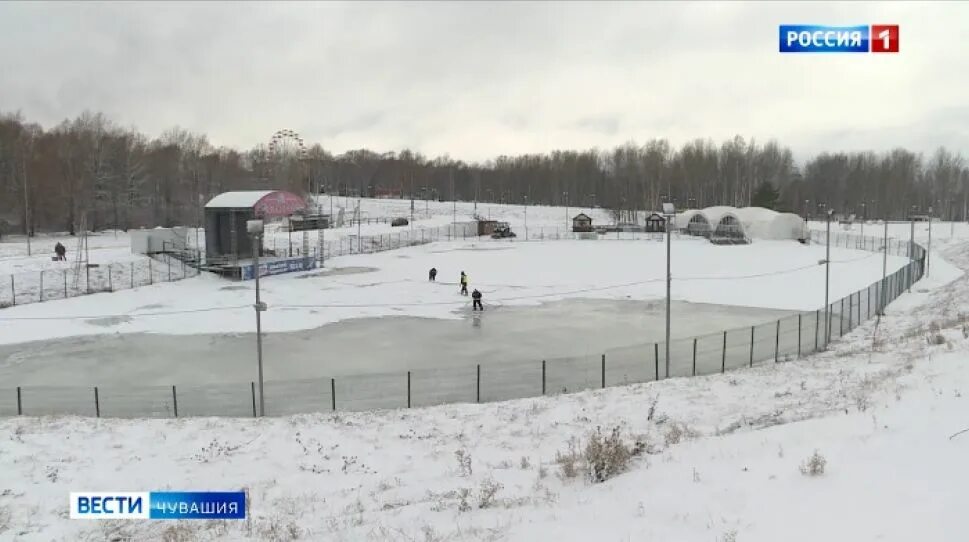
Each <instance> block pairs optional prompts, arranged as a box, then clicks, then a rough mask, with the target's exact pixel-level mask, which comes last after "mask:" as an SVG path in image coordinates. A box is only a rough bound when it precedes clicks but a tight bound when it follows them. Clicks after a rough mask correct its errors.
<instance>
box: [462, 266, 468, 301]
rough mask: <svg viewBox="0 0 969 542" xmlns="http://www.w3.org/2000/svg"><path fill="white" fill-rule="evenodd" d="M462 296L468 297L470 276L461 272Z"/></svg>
mask: <svg viewBox="0 0 969 542" xmlns="http://www.w3.org/2000/svg"><path fill="white" fill-rule="evenodd" d="M461 295H468V276H467V275H465V274H464V271H461Z"/></svg>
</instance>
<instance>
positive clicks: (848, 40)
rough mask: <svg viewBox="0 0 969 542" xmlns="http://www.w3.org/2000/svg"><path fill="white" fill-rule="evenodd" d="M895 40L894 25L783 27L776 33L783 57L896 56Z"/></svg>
mask: <svg viewBox="0 0 969 542" xmlns="http://www.w3.org/2000/svg"><path fill="white" fill-rule="evenodd" d="M869 29H870V31H869ZM898 38H899V33H898V25H897V24H894V25H893V24H873V25H871V26H870V27H869V26H868V25H861V26H821V25H804V24H792V25H784V24H782V25H781V26H780V30H779V40H780V52H782V53H869V52H871V53H897V52H898V45H899V44H898Z"/></svg>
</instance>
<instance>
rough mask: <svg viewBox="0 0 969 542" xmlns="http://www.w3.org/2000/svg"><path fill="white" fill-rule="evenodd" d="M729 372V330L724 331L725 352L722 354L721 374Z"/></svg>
mask: <svg viewBox="0 0 969 542" xmlns="http://www.w3.org/2000/svg"><path fill="white" fill-rule="evenodd" d="M725 372H727V332H726V331H724V332H723V353H722V354H721V355H720V374H723V373H725Z"/></svg>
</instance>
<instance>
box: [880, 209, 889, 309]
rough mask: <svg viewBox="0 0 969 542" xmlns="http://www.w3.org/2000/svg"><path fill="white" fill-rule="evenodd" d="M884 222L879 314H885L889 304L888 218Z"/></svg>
mask: <svg viewBox="0 0 969 542" xmlns="http://www.w3.org/2000/svg"><path fill="white" fill-rule="evenodd" d="M884 222H885V238H884V240H883V241H882V244H883V246H882V286H881V293H882V295H881V298H882V299H881V301H882V302H881V311H880V312H879V314H880V315H882V316H884V315H885V305H886V304H887V302H886V299H887V298H886V297H885V281H886V279H887V277H888V219H887V218H886V219H884Z"/></svg>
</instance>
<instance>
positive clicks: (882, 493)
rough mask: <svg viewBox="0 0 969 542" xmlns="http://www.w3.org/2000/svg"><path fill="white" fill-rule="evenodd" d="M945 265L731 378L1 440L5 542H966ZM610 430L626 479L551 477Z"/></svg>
mask: <svg viewBox="0 0 969 542" xmlns="http://www.w3.org/2000/svg"><path fill="white" fill-rule="evenodd" d="M940 245H941V246H940V247H939V249H940V254H939V256H938V259H937V263H939V269H940V271H939V272H938V273H934V274H933V275H932V276H931V277H929V278H927V279H925V280H923V281H922V282H920V283H919V284H918V285H917V286H916V288H914V289H913V293H912V294H906V295H904V296H903V297H902V298H901V299H899V300H898V301H897V302H896V303H895V304H893V305H892V306H891V307H890V308H889V310H888V314H887V316H886V317H885V318H883V319H882V320H881V321H880V322H877V323H876V322H875V321H870V322H868V323H866V324H864V325H862V326H861V327H860V328H858V329H857V330H855V331H854V332H853V333H852V334H850V335H848V336H846V337H845V338H844V339H843V340H842V341H839V342H838V343H835V344H833V345H832V348H831V350H830V351H829V352H827V353H824V354H821V355H817V356H812V357H810V358H807V359H802V360H798V361H794V362H787V363H781V364H777V365H769V366H763V367H758V368H755V369H749V370H739V371H734V372H730V373H727V374H725V375H715V376H709V377H699V378H684V379H670V380H666V381H661V382H655V383H649V384H641V385H633V386H626V387H616V388H609V389H605V390H598V391H592V392H584V393H579V394H573V395H565V396H555V397H542V398H534V399H524V400H517V401H509V402H503V403H493V404H486V405H449V406H442V407H434V408H426V409H416V410H392V411H378V412H364V413H335V414H318V415H300V416H294V417H286V418H267V419H257V420H253V419H222V418H220V419H177V420H151V421H146V420H133V421H131V420H106V419H79V418H73V417H61V418H7V419H4V420H0V431H2V433H3V434H5V435H8V437H7V438H5V439H3V440H0V471H2V472H3V473H4V475H3V477H2V479H0V539H9V540H16V539H23V540H33V539H43V540H105V539H132V540H161V539H165V540H295V539H302V540H523V541H525V540H527V541H532V540H563V541H571V540H576V541H579V540H590V539H595V540H685V541H718V542H719V541H744V542H746V541H765V542H766V541H770V542H775V541H777V540H785V541H805V542H808V541H811V542H814V541H817V540H851V541H860V540H885V541H899V542H902V541H904V542H909V541H911V540H932V541H953V542H955V541H961V540H965V539H967V538H969V516H967V515H966V514H964V509H965V507H966V505H967V504H969V497H967V493H966V491H965V488H966V487H969V469H966V467H965V457H967V454H969V433H960V432H961V431H963V430H965V429H967V428H969V419H967V418H966V415H965V413H966V412H967V407H969V398H967V394H969V363H967V362H966V359H967V353H969V340H967V338H966V337H967V335H969V330H967V328H966V325H967V324H966V321H965V317H964V316H962V314H963V313H965V312H966V307H967V306H969V282H967V281H966V280H965V279H963V278H959V277H960V274H961V272H962V270H965V269H967V268H969V250H967V249H969V242H967V240H966V238H962V239H955V240H952V241H949V242H946V243H941V244H940ZM943 250H944V251H945V252H944V254H945V259H946V260H948V262H949V265H943V264H942V263H941V262H942V261H943V258H942V257H941V253H942V251H943ZM614 427H618V428H619V431H620V434H621V437H622V438H623V439H624V441H625V442H626V443H627V444H628V445H629V446H630V447H634V446H635V445H634V444H633V443H634V442H638V443H640V445H639V446H636V448H637V452H636V453H635V454H634V455H633V457H632V458H631V459H630V461H629V463H628V465H627V468H626V469H625V470H623V471H621V472H620V473H618V474H617V475H616V476H614V477H612V478H611V479H608V480H606V481H604V482H602V483H594V482H593V481H591V480H590V479H589V478H588V477H587V476H586V472H587V470H586V469H585V468H584V467H585V465H584V464H583V463H582V461H581V460H580V461H579V462H578V463H577V466H578V469H577V471H578V472H577V476H576V477H574V478H573V477H569V476H568V473H567V469H566V468H564V467H563V463H567V461H558V460H557V456H560V455H561V456H566V455H568V452H569V448H570V442H575V443H577V449H578V450H579V451H580V452H581V451H582V450H583V449H584V445H585V443H586V442H587V439H588V438H589V436H590V434H592V433H593V432H595V431H596V428H601V430H602V431H604V432H606V433H608V432H610V431H611V430H612V429H613V428H614ZM815 454H817V457H819V458H822V459H823V460H824V461H823V463H824V468H823V472H818V471H819V470H820V469H819V468H818V465H820V463H821V461H820V460H818V461H816V462H815V469H814V470H815V472H816V475H811V474H810V471H811V469H810V468H809V465H807V464H806V463H807V459H808V458H809V457H810V456H812V455H815ZM240 488H245V489H246V490H247V491H248V492H249V495H250V503H251V508H250V520H249V521H239V522H205V521H195V522H160V521H159V522H148V521H127V522H120V521H116V522H98V523H95V522H84V521H70V520H68V519H66V516H67V494H68V492H69V491H78V490H90V491H98V490H129V491H134V490H151V489H173V490H237V489H240Z"/></svg>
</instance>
